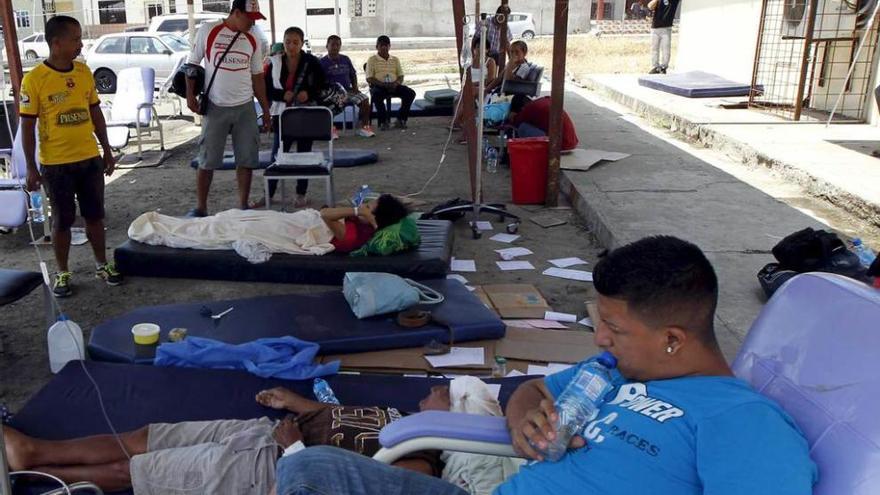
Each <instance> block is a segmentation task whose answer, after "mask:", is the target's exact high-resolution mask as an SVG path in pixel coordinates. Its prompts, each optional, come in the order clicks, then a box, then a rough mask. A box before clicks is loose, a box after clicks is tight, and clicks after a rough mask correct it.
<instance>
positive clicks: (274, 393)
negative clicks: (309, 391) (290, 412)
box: [257, 387, 298, 409]
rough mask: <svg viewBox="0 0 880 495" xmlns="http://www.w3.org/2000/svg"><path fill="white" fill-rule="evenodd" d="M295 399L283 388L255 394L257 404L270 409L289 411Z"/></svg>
mask: <svg viewBox="0 0 880 495" xmlns="http://www.w3.org/2000/svg"><path fill="white" fill-rule="evenodd" d="M297 397H298V396H297V395H296V394H295V393H294V392H291V391H290V390H287V389H286V388H284V387H275V388H270V389H268V390H263V391H261V392H259V393H257V402H258V403H260V404H262V405H264V406H266V407H271V408H272V409H290V406H291V404H292V403H293V402H294V401H296V399H297Z"/></svg>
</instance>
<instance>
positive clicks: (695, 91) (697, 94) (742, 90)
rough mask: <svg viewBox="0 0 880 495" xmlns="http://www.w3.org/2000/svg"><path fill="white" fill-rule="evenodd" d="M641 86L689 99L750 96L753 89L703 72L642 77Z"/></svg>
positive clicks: (640, 78)
mask: <svg viewBox="0 0 880 495" xmlns="http://www.w3.org/2000/svg"><path fill="white" fill-rule="evenodd" d="M639 85H640V86H645V87H647V88H651V89H656V90H658V91H665V92H667V93H672V94H674V95H679V96H685V97H687V98H718V97H723V96H748V95H749V91H750V89H751V86H749V85H748V84H744V83H738V82H734V81H731V80H729V79H724V78H723V77H721V76H718V75H715V74H710V73H708V72H702V71H692V72H682V73H680V74H651V75H647V76H641V77H639Z"/></svg>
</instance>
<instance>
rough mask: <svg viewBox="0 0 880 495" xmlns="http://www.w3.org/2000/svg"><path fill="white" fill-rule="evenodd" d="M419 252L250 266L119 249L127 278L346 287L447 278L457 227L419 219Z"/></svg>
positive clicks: (237, 260) (211, 253)
mask: <svg viewBox="0 0 880 495" xmlns="http://www.w3.org/2000/svg"><path fill="white" fill-rule="evenodd" d="M416 223H417V225H418V228H419V234H420V235H421V237H422V242H421V244H419V247H418V248H416V249H413V250H410V251H406V252H403V253H397V254H393V255H390V256H367V257H359V258H353V257H351V256H348V255H345V254H340V253H328V254H325V255H323V256H307V255H293V254H274V255H272V258H271V259H269V261H266V262H265V263H256V264H254V263H249V262H248V261H247V260H246V259H244V258H242V257H241V256H239V255H238V254H237V253H236V252H235V251H232V250H228V251H226V250H222V251H217V250H203V249H178V248H170V247H166V246H150V245H149V244H143V243H140V242H135V241H132V240H128V241H126V242H125V243H123V244H122V245H121V246H119V247H117V248H116V251H115V252H114V258H115V260H116V267H117V269H119V270H120V271H121V272H122V273H123V274H125V275H132V276H144V277H166V278H194V279H202V280H234V281H239V282H277V283H289V284H327V285H342V278H343V277H344V276H345V273H346V272H388V273H395V274H397V275H401V276H404V277H409V278H412V279H417V280H426V279H431V278H439V277H443V276H445V275H446V272H447V270H448V269H449V261H450V258H451V257H452V241H453V231H452V223H451V222H448V221H445V220H418V221H417V222H416Z"/></svg>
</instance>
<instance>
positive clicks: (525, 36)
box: [522, 31, 535, 40]
mask: <svg viewBox="0 0 880 495" xmlns="http://www.w3.org/2000/svg"><path fill="white" fill-rule="evenodd" d="M534 37H535V32H534V31H523V34H522V39H524V40H530V39H532V38H534Z"/></svg>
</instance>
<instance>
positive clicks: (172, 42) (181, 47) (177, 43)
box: [159, 34, 190, 52]
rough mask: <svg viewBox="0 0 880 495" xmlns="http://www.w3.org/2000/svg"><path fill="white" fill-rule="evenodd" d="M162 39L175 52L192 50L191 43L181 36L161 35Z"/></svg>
mask: <svg viewBox="0 0 880 495" xmlns="http://www.w3.org/2000/svg"><path fill="white" fill-rule="evenodd" d="M159 37H160V38H162V41H164V42H165V44H166V45H168V46H169V47H171V49H172V50H174V51H175V52H185V51H187V50H189V49H190V46H189V42H188V41H186V40H185V39H183V38H181V37H180V36H175V35H173V34H160V35H159Z"/></svg>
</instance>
